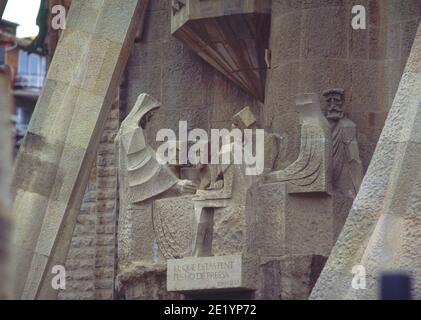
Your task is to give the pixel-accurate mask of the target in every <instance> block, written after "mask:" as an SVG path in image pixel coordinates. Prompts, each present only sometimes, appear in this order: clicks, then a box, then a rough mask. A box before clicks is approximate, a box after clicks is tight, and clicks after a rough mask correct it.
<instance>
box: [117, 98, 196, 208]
mask: <svg viewBox="0 0 421 320" xmlns="http://www.w3.org/2000/svg"><path fill="white" fill-rule="evenodd" d="M160 106H161V105H160V103H159V102H158V101H156V100H155V99H154V98H152V97H151V96H149V95H147V94H141V95H140V96H139V98H138V99H137V102H136V104H135V106H134V107H133V110H132V111H131V112H130V114H129V115H128V116H127V118H126V119H125V120H124V121H123V123H122V124H121V128H120V131H119V132H118V135H117V138H116V143H117V146H118V163H119V169H120V186H122V187H123V186H125V185H127V189H126V190H125V191H124V193H125V194H124V196H125V197H126V199H127V201H128V202H129V203H131V204H135V203H139V202H141V201H145V200H147V199H150V198H152V197H155V196H157V195H159V194H161V193H163V192H165V191H167V190H169V189H171V188H173V187H175V189H177V190H176V191H178V192H179V193H194V192H195V187H194V184H193V183H191V182H189V181H186V180H180V179H179V178H178V177H177V176H176V175H175V174H174V173H173V171H171V169H170V167H169V166H167V165H162V164H160V163H159V162H158V161H157V159H156V157H157V154H156V153H155V151H154V150H153V149H152V148H151V147H150V146H149V145H148V144H147V143H146V141H145V135H144V134H143V130H144V129H145V127H146V124H147V123H148V122H149V121H150V119H151V118H152V116H153V111H155V110H157V109H158V108H160ZM125 179H127V181H124V180H125ZM123 188H124V187H123Z"/></svg>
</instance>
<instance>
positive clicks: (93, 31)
mask: <svg viewBox="0 0 421 320" xmlns="http://www.w3.org/2000/svg"><path fill="white" fill-rule="evenodd" d="M147 5H148V0H125V1H115V0H89V1H86V0H73V1H72V5H71V8H70V11H69V14H68V18H67V25H66V29H65V30H64V31H63V34H62V36H61V38H60V40H59V43H58V46H57V49H56V53H55V55H54V58H53V60H52V63H51V65H50V69H49V71H48V75H47V79H46V82H45V86H44V88H43V91H42V93H41V96H40V98H39V100H38V103H37V106H36V108H35V112H34V115H33V118H32V119H31V123H30V126H29V130H28V133H27V135H26V137H25V140H24V143H23V145H22V148H21V151H20V153H19V155H18V158H17V162H16V167H15V171H14V181H13V190H14V196H15V201H14V207H13V214H14V215H15V219H16V222H15V223H16V227H15V230H14V233H13V237H12V252H13V255H12V258H13V259H12V260H13V266H14V271H15V274H14V278H13V279H14V287H15V289H14V296H15V298H17V299H19V298H20V299H55V298H56V297H57V291H56V290H54V289H53V288H52V285H51V280H52V277H53V276H54V275H52V268H53V266H55V265H64V263H65V259H66V256H67V252H68V248H69V244H70V241H71V237H72V233H73V229H74V226H75V224H76V219H77V215H78V213H79V209H80V205H81V201H82V197H83V194H84V191H85V188H86V184H87V181H88V176H89V172H90V168H91V164H92V163H93V161H94V159H95V155H96V150H97V147H98V143H99V139H100V134H101V132H102V129H103V126H104V123H105V121H106V118H107V116H108V113H109V111H110V108H111V104H112V100H113V99H114V97H115V94H116V89H117V87H118V84H119V81H120V77H121V74H122V72H123V70H124V67H125V65H126V62H127V59H128V56H129V53H130V51H131V47H132V44H133V42H134V38H135V36H136V32H137V30H138V29H139V27H140V24H141V23H143V18H144V14H145V11H146V7H147Z"/></svg>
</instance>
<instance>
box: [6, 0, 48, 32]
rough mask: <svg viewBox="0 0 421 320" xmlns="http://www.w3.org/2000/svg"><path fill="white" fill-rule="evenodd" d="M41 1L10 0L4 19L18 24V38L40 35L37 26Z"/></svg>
mask: <svg viewBox="0 0 421 320" xmlns="http://www.w3.org/2000/svg"><path fill="white" fill-rule="evenodd" d="M40 1H41V0H9V1H8V2H7V7H6V10H5V11H4V14H3V19H5V20H8V21H11V22H15V23H18V24H19V25H20V27H19V28H18V30H17V36H18V38H25V37H35V36H36V35H37V34H38V26H37V24H36V20H37V15H38V10H39V5H40Z"/></svg>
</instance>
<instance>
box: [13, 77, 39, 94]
mask: <svg viewBox="0 0 421 320" xmlns="http://www.w3.org/2000/svg"><path fill="white" fill-rule="evenodd" d="M44 80H45V75H43V74H29V73H26V74H25V73H18V75H17V76H16V77H15V83H14V86H15V89H30V90H41V88H42V86H43V85H44Z"/></svg>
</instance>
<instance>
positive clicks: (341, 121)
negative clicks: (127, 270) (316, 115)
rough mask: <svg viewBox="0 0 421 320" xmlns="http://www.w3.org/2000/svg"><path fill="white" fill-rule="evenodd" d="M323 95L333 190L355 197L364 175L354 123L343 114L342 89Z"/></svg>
mask: <svg viewBox="0 0 421 320" xmlns="http://www.w3.org/2000/svg"><path fill="white" fill-rule="evenodd" d="M323 97H324V98H325V101H326V111H325V115H326V118H327V120H328V122H329V126H330V129H331V132H332V145H333V146H332V157H333V173H332V183H333V189H334V192H336V193H339V194H342V195H344V196H347V197H351V198H355V197H356V195H357V193H358V190H359V188H360V185H361V182H362V179H363V177H364V173H363V167H362V164H361V159H360V154H359V148H358V141H357V126H356V124H355V123H354V122H353V121H351V120H350V119H349V118H348V117H347V116H346V115H345V112H344V101H345V92H344V90H343V89H336V88H334V89H329V90H326V91H325V92H323Z"/></svg>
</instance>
